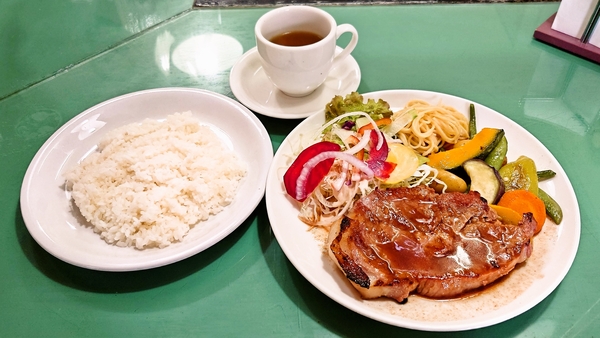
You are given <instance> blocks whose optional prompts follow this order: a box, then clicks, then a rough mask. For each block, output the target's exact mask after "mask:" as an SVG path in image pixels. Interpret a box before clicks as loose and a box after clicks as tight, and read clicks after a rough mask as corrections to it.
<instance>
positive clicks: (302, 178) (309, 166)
mask: <svg viewBox="0 0 600 338" xmlns="http://www.w3.org/2000/svg"><path fill="white" fill-rule="evenodd" d="M330 158H336V159H340V160H343V161H346V162H348V163H349V164H351V165H352V166H354V167H355V168H357V169H358V170H360V171H362V172H363V173H365V175H367V177H368V178H369V179H370V178H372V177H373V175H374V173H373V170H371V168H369V167H368V166H367V164H366V163H365V162H363V161H361V160H359V159H358V158H356V157H354V156H352V155H351V154H347V153H344V152H341V151H324V152H322V153H320V154H319V155H317V156H315V157H313V158H311V159H310V160H308V161H307V162H306V163H305V164H304V166H303V167H302V171H301V172H300V175H299V176H298V179H297V180H296V199H297V200H301V199H304V196H303V190H304V187H305V185H306V181H307V180H308V175H309V173H310V171H311V170H313V169H314V167H315V166H316V165H317V164H319V163H321V162H322V161H325V160H327V159H330Z"/></svg>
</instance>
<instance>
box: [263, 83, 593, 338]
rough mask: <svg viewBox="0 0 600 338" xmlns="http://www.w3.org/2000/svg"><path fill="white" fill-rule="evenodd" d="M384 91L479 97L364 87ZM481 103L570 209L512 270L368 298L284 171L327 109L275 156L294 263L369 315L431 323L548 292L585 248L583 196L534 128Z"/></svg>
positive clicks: (479, 322) (284, 241)
mask: <svg viewBox="0 0 600 338" xmlns="http://www.w3.org/2000/svg"><path fill="white" fill-rule="evenodd" d="M363 96H364V97H365V99H366V98H374V99H378V98H381V99H383V100H385V101H387V102H388V103H389V104H390V105H391V107H392V110H398V109H400V108H402V107H404V105H405V104H406V103H407V102H408V101H409V100H411V99H422V100H426V101H428V102H430V103H438V102H442V103H443V104H446V105H450V106H453V107H455V108H456V109H458V110H459V111H462V112H464V113H465V115H466V114H467V112H468V111H469V104H470V103H472V101H469V100H465V99H462V98H459V97H456V96H451V95H446V94H440V93H434V92H427V91H417V90H390V91H382V92H375V93H370V94H365V95H363ZM473 103H474V102H473ZM474 104H475V110H476V114H477V127H478V129H481V128H483V127H495V128H502V129H504V130H505V132H506V137H507V139H508V144H509V152H508V158H509V160H515V159H516V158H517V157H518V156H519V155H527V156H529V157H531V158H532V159H533V160H534V161H535V162H536V164H537V166H538V168H539V169H540V170H541V169H552V170H554V171H555V172H556V173H557V175H556V177H554V178H552V179H550V180H547V181H543V182H540V187H541V188H542V189H544V190H545V191H546V192H547V193H548V194H549V195H551V196H553V197H554V198H555V199H556V200H557V202H558V203H559V204H560V205H561V207H562V209H563V211H564V219H563V221H562V223H561V224H560V225H558V226H557V225H555V224H554V223H553V222H552V221H550V220H547V221H546V224H545V225H544V228H543V229H542V231H541V232H540V233H539V234H538V235H537V236H536V237H535V238H534V246H533V253H532V255H531V257H530V258H529V259H528V260H527V261H526V262H525V263H524V264H521V265H519V266H518V267H517V268H516V269H515V270H513V271H512V272H511V273H510V275H509V276H508V277H507V278H505V279H503V280H502V281H500V282H499V283H497V284H495V285H494V286H493V287H491V288H489V289H487V290H484V291H482V292H480V293H478V294H476V295H475V296H473V297H468V298H463V299H455V300H443V301H442V300H432V299H426V298H423V297H419V296H411V297H409V299H408V302H407V303H406V304H398V303H397V302H396V301H393V300H389V299H377V300H363V299H361V297H360V295H359V294H358V292H357V291H356V290H355V289H354V288H353V287H352V286H351V285H350V283H349V282H348V280H347V279H346V278H345V276H344V275H343V273H342V272H341V271H340V270H339V269H338V268H337V267H336V266H335V265H334V263H333V262H332V261H331V260H330V259H329V257H328V256H327V255H326V254H325V252H324V246H323V242H322V241H320V240H317V239H316V235H317V233H316V232H315V231H310V230H309V227H308V226H307V225H306V224H304V223H302V222H301V221H300V220H299V219H298V218H297V215H298V210H299V209H298V204H297V203H296V202H295V201H294V200H292V199H291V198H290V197H288V196H287V195H286V193H285V190H284V188H283V184H282V177H283V174H284V172H285V170H286V169H287V168H288V167H289V165H290V161H291V160H293V158H294V152H293V150H292V149H293V148H292V147H294V146H295V147H297V146H298V144H301V143H300V138H301V137H302V135H311V133H312V132H314V131H315V130H316V129H318V128H319V127H320V126H321V125H322V124H323V123H324V121H325V118H324V114H316V115H313V116H311V117H309V118H307V119H305V120H304V121H302V122H301V123H300V124H299V125H298V126H297V127H296V128H295V129H294V130H293V131H292V132H291V133H290V134H289V135H288V137H287V138H286V139H285V140H284V141H283V143H282V144H281V146H280V147H279V149H278V150H277V153H276V154H275V157H274V159H273V163H272V164H271V169H270V170H269V176H268V178H267V190H266V203H267V212H268V217H269V221H270V222H271V227H272V229H273V233H274V234H275V237H276V238H277V241H278V242H279V245H280V246H281V249H282V250H283V252H284V253H285V254H286V256H287V257H288V259H289V260H290V261H291V262H292V264H293V265H294V266H295V267H296V269H298V271H299V272H300V273H301V274H302V275H303V276H304V277H305V278H306V279H307V280H308V281H309V282H310V283H312V284H313V285H314V286H315V287H316V288H317V289H319V290H321V292H323V293H324V294H325V295H327V296H329V297H330V298H331V299H333V300H335V301H336V302H338V303H339V304H341V305H343V306H345V307H347V308H348V309H350V310H353V311H355V312H357V313H359V314H362V315H364V316H366V317H369V318H372V319H374V320H377V321H380V322H384V323H387V324H391V325H395V326H399V327H405V328H409V329H416V330H425V331H460V330H470V329H476V328H481V327H485V326H490V325H494V324H497V323H500V322H503V321H505V320H508V319H511V318H513V317H515V316H518V315H519V314H521V313H523V312H525V311H527V310H528V309H530V308H532V307H533V306H535V305H536V304H538V303H539V302H541V301H542V300H543V299H544V298H546V297H547V296H548V295H549V294H550V293H551V292H552V291H553V290H554V289H555V288H556V287H557V286H558V284H559V283H560V282H561V281H562V280H563V278H564V277H565V275H566V274H567V272H568V271H569V268H570V267H571V264H572V263H573V260H574V259H575V255H576V253H577V248H578V246H579V236H580V231H581V230H580V216H579V206H578V204H577V198H576V196H575V193H574V191H573V187H572V186H571V182H570V181H569V179H568V177H567V175H566V174H565V172H564V170H563V169H562V167H561V166H560V164H559V163H558V161H557V160H556V159H555V158H554V156H552V154H551V153H550V151H548V149H546V147H544V145H542V144H541V143H540V142H539V141H538V140H537V139H536V138H535V137H534V136H533V135H531V134H530V133H529V132H528V131H527V130H525V129H524V128H522V127H521V126H519V125H518V124H516V123H515V122H513V121H511V120H510V119H508V118H506V117H505V116H503V115H501V114H500V113H498V112H496V111H494V110H492V109H490V108H487V107H485V106H482V105H480V104H477V103H474Z"/></svg>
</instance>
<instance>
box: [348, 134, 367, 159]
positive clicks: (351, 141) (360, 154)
mask: <svg viewBox="0 0 600 338" xmlns="http://www.w3.org/2000/svg"><path fill="white" fill-rule="evenodd" d="M358 142H360V140H359V139H358V137H356V136H354V135H350V136H348V138H347V139H346V143H348V145H350V146H351V147H353V146H355V145H357V144H358ZM354 156H355V157H356V158H358V159H359V160H364V158H365V150H364V149H361V150H359V151H358V152H357V153H356V154H354Z"/></svg>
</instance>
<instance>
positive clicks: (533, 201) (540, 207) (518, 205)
mask: <svg viewBox="0 0 600 338" xmlns="http://www.w3.org/2000/svg"><path fill="white" fill-rule="evenodd" d="M498 205H499V206H501V207H506V208H510V209H513V210H514V211H516V212H518V213H521V214H524V213H526V212H530V213H532V214H533V219H535V221H536V223H537V228H536V230H535V233H536V234H537V233H538V232H540V230H542V226H543V225H544V223H545V222H546V208H545V206H544V202H543V201H542V200H541V199H540V198H539V197H537V196H536V195H535V194H534V193H532V192H530V191H528V190H511V191H507V192H505V193H504V195H502V197H501V198H500V200H499V201H498Z"/></svg>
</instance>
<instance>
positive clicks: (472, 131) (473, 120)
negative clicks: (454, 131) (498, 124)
mask: <svg viewBox="0 0 600 338" xmlns="http://www.w3.org/2000/svg"><path fill="white" fill-rule="evenodd" d="M476 134H477V117H476V116H475V105H474V104H472V103H471V104H470V105H469V138H470V139H472V138H473V137H475V135H476Z"/></svg>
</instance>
